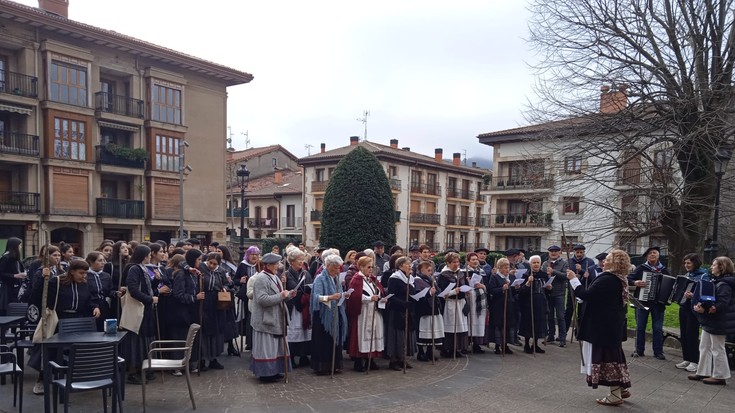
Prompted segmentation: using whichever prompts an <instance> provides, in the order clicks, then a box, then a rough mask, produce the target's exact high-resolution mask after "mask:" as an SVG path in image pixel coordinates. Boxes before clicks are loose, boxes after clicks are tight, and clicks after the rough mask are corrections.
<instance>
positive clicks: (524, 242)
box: [498, 237, 541, 256]
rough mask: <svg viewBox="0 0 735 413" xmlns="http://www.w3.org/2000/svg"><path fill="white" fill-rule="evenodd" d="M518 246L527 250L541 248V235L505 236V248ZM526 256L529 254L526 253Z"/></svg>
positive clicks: (538, 249)
mask: <svg viewBox="0 0 735 413" xmlns="http://www.w3.org/2000/svg"><path fill="white" fill-rule="evenodd" d="M509 248H520V249H524V250H526V251H528V252H531V251H540V250H541V237H505V248H498V249H501V250H502V249H509ZM526 255H527V256H528V255H529V254H526Z"/></svg>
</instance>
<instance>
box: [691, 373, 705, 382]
mask: <svg viewBox="0 0 735 413" xmlns="http://www.w3.org/2000/svg"><path fill="white" fill-rule="evenodd" d="M687 378H688V379H689V380H694V381H701V380H704V379H708V378H709V377H707V376H700V375H699V374H690V375H688V376H687Z"/></svg>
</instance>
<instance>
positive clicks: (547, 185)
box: [483, 175, 554, 191]
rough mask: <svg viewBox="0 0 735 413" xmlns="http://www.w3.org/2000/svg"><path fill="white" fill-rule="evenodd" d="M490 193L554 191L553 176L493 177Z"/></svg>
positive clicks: (489, 187)
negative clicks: (533, 190) (535, 190)
mask: <svg viewBox="0 0 735 413" xmlns="http://www.w3.org/2000/svg"><path fill="white" fill-rule="evenodd" d="M483 188H484V189H486V190H488V191H513V190H525V189H553V188H554V176H553V175H546V176H542V175H521V176H493V177H492V178H491V181H490V185H489V186H484V187H483Z"/></svg>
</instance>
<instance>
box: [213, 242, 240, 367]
mask: <svg viewBox="0 0 735 413" xmlns="http://www.w3.org/2000/svg"><path fill="white" fill-rule="evenodd" d="M217 250H218V251H219V253H220V255H221V256H222V264H220V266H221V267H222V271H223V272H224V274H225V277H226V278H227V288H228V289H229V290H230V294H231V295H232V306H230V308H229V309H228V310H227V313H226V314H225V323H226V328H225V342H226V343H227V355H228V356H238V357H240V351H239V349H238V348H237V343H236V340H235V339H236V338H237V336H238V326H237V321H236V319H237V314H236V313H235V312H236V309H237V307H236V302H235V281H234V278H235V273H236V272H237V264H236V263H235V260H234V259H233V258H232V253H231V252H230V249H229V248H227V246H225V245H218V246H217Z"/></svg>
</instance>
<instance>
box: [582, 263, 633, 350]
mask: <svg viewBox="0 0 735 413" xmlns="http://www.w3.org/2000/svg"><path fill="white" fill-rule="evenodd" d="M574 294H575V295H576V297H577V298H581V299H582V300H584V302H585V303H586V308H585V313H584V317H582V322H581V323H580V326H579V333H578V334H577V337H578V338H579V339H580V340H584V341H587V342H590V343H592V345H595V346H602V347H619V346H620V345H621V343H622V342H623V341H625V338H626V314H627V311H628V308H627V307H626V305H625V303H623V295H622V294H623V283H622V282H620V279H619V278H618V277H617V276H616V275H615V274H613V273H610V272H603V273H602V274H599V275H598V276H597V277H596V278H595V279H594V280H593V281H592V282H591V283H590V284H589V285H588V287H587V289H585V288H584V284H582V285H580V286H578V287H577V288H575V289H574Z"/></svg>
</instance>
